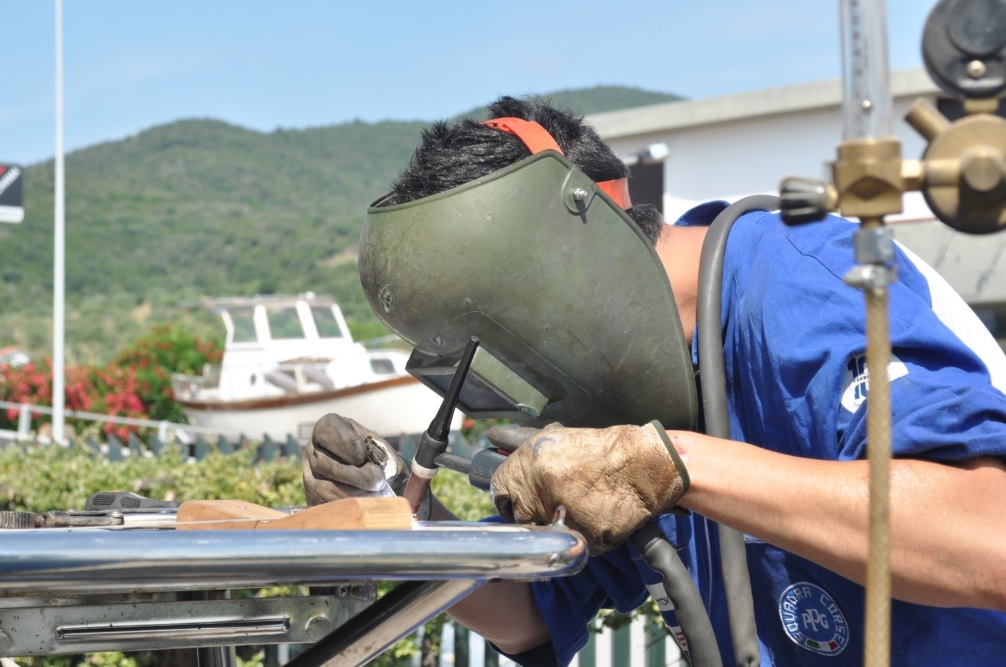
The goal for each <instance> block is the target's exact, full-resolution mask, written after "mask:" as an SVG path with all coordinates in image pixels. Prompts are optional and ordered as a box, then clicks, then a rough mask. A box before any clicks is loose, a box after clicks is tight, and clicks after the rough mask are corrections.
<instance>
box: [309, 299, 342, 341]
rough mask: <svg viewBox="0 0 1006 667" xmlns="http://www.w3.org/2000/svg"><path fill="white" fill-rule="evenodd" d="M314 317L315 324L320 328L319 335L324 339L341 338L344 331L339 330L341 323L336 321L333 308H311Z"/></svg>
mask: <svg viewBox="0 0 1006 667" xmlns="http://www.w3.org/2000/svg"><path fill="white" fill-rule="evenodd" d="M311 314H312V315H314V323H315V325H316V326H317V327H318V335H319V336H321V337H322V338H341V337H342V331H340V330H339V323H338V322H337V321H336V320H335V314H333V313H332V309H331V308H322V307H321V306H318V307H314V308H311Z"/></svg>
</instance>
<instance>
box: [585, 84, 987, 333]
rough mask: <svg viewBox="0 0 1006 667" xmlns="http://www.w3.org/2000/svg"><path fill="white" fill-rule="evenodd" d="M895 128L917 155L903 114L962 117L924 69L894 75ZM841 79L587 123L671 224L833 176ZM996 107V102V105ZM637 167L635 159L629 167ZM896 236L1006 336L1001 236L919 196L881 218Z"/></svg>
mask: <svg viewBox="0 0 1006 667" xmlns="http://www.w3.org/2000/svg"><path fill="white" fill-rule="evenodd" d="M891 93H892V98H893V106H892V108H893V111H894V114H893V116H894V118H895V123H894V128H893V129H894V134H895V136H897V138H898V139H899V140H900V141H901V148H902V155H903V156H904V157H905V158H918V157H921V156H922V154H923V152H924V150H925V148H926V142H925V140H924V139H923V138H922V137H921V136H920V135H918V134H917V133H916V132H915V130H913V129H912V128H911V127H910V126H909V125H908V124H907V123H906V122H904V120H903V119H904V116H905V114H906V113H907V111H908V109H909V108H910V106H911V105H912V103H913V102H914V101H915V100H916V99H917V98H920V97H921V98H925V99H926V100H927V101H929V102H930V103H932V104H933V105H934V106H936V107H937V108H939V109H940V110H941V111H942V112H943V113H944V114H945V115H946V116H948V118H950V119H955V118H957V117H959V116H960V115H961V109H960V104H959V103H958V102H956V101H954V100H951V99H947V98H946V97H945V96H944V95H943V94H942V92H941V91H940V90H939V89H938V88H937V87H936V85H935V84H933V83H932V81H931V80H930V79H929V77H928V75H927V74H926V71H925V70H924V69H921V68H920V69H914V70H905V71H899V72H894V73H892V75H891ZM841 103H842V95H841V82H840V81H839V80H833V81H822V82H816V83H809V84H802V85H797V86H788V87H784V88H774V89H769V90H760V91H755V92H750V93H743V94H739V95H730V96H726V97H717V98H709V99H701V100H694V101H682V102H669V103H664V104H657V105H652V106H646V107H638V108H635V109H628V110H623V111H613V112H608V113H601V114H594V115H592V116H589V117H588V118H587V120H588V121H589V122H590V123H591V124H592V125H593V126H594V127H595V128H596V129H597V130H598V132H599V133H600V135H601V136H602V137H603V138H604V139H605V141H607V142H608V143H609V144H610V145H611V146H612V147H613V148H614V149H615V150H616V151H617V152H618V154H619V155H621V156H622V157H623V159H625V160H626V162H627V163H630V164H631V169H632V172H633V174H632V178H631V180H630V187H631V190H632V197H633V201H634V202H636V203H640V202H648V203H652V204H655V205H657V206H658V207H659V208H660V209H661V210H662V211H663V212H664V217H665V218H667V219H668V220H674V219H675V218H676V217H677V216H678V215H679V214H680V213H682V212H683V211H684V210H686V209H687V208H689V207H690V206H691V205H692V204H694V203H697V202H701V201H706V200H709V199H726V200H729V201H732V200H735V199H738V198H740V197H743V196H745V195H749V194H756V193H769V194H778V191H779V183H780V181H781V180H782V179H783V178H785V177H788V176H804V177H810V178H824V179H826V180H829V181H830V173H829V170H830V167H829V166H828V165H829V163H830V162H831V161H832V160H834V159H835V155H836V149H837V146H838V143H839V142H840V141H841V139H842V109H841ZM1001 109H1002V107H1000V110H1001ZM633 163H634V164H633ZM888 222H890V223H895V226H894V227H893V231H894V236H895V238H896V239H897V240H898V241H900V242H901V243H903V244H905V245H906V246H908V247H909V248H911V249H912V250H913V251H915V253H916V254H918V255H919V256H921V257H922V258H923V259H924V260H926V261H927V262H928V263H929V264H931V265H932V266H933V268H935V269H936V270H937V271H939V272H940V273H941V274H942V275H943V276H944V278H946V279H947V280H948V281H949V282H950V284H951V285H953V287H954V288H955V289H956V290H957V292H958V293H959V294H960V295H961V296H962V297H964V299H965V300H966V301H968V303H970V304H971V306H972V307H973V308H975V310H976V311H977V312H978V313H979V315H980V316H981V317H982V319H983V320H984V321H985V322H986V324H987V325H988V326H989V327H990V328H991V329H992V330H993V332H994V333H995V334H996V336H997V338H999V339H1000V342H1001V343H1002V342H1004V340H1006V259H1004V258H1003V254H1004V253H1003V251H1004V249H1006V234H996V235H991V236H969V235H966V234H961V233H959V232H956V231H954V230H952V229H950V228H949V227H947V226H945V225H943V224H942V223H940V222H938V221H935V218H934V216H933V214H932V212H931V211H930V210H929V208H928V207H927V206H926V203H925V200H924V199H923V197H922V195H921V194H920V193H918V192H912V193H908V194H907V195H905V197H904V212H903V213H902V214H900V215H897V216H891V217H890V218H888Z"/></svg>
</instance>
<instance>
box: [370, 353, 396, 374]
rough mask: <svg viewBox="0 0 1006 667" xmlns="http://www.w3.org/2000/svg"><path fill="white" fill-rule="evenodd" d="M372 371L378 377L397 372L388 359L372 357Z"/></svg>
mask: <svg viewBox="0 0 1006 667" xmlns="http://www.w3.org/2000/svg"><path fill="white" fill-rule="evenodd" d="M370 369H371V370H372V371H374V372H375V373H377V374H378V375H391V374H392V373H394V372H395V364H394V363H392V361H391V359H388V358H387V357H371V359H370Z"/></svg>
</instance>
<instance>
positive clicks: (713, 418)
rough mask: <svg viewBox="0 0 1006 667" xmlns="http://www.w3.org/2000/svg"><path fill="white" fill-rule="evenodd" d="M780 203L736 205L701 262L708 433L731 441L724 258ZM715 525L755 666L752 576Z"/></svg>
mask: <svg viewBox="0 0 1006 667" xmlns="http://www.w3.org/2000/svg"><path fill="white" fill-rule="evenodd" d="M778 208H779V198H778V197H775V196H772V195H754V196H751V197H745V198H744V199H741V200H739V201H737V202H734V203H733V204H731V205H730V206H728V207H727V208H726V209H724V210H723V211H722V212H721V213H720V214H719V215H718V216H716V219H715V220H713V223H712V224H711V225H710V226H709V231H708V232H707V233H706V238H705V241H704V242H703V244H702V254H701V255H700V258H699V286H700V289H699V297H698V312H697V314H696V318H697V322H698V332H699V333H698V335H699V373H700V374H701V378H702V380H701V387H702V410H703V415H704V416H705V422H706V433H707V434H709V435H711V436H715V437H717V438H725V439H730V411H729V409H728V407H727V390H726V370H725V367H724V361H723V331H722V324H721V321H720V314H721V308H722V294H723V257H724V255H725V254H726V249H727V235H728V234H729V233H730V228H731V227H733V224H734V223H735V222H736V221H737V219H738V218H740V217H741V216H742V215H744V214H745V213H747V212H749V211H757V210H763V211H773V210H776V209H778ZM717 525H718V533H719V542H720V562H721V566H722V568H723V586H724V589H725V591H726V598H727V610H728V613H729V617H730V638H731V641H732V642H733V647H734V658H735V660H736V664H737V665H742V666H743V667H755V666H756V665H759V664H760V663H761V652H760V650H759V649H758V635H757V630H756V628H755V619H754V600H753V598H752V594H751V575H750V574H749V573H748V562H747V550H746V548H745V546H744V536H743V535H742V534H741V533H740V531H738V530H734V529H733V528H729V527H727V526H724V525H723V524H717Z"/></svg>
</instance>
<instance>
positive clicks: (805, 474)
mask: <svg viewBox="0 0 1006 667" xmlns="http://www.w3.org/2000/svg"><path fill="white" fill-rule="evenodd" d="M669 435H670V437H671V439H672V442H673V443H674V446H675V448H676V449H677V451H678V453H679V454H680V455H681V458H682V459H683V460H684V464H685V466H686V467H687V469H688V471H689V474H690V476H691V489H690V491H689V492H688V493H687V494H686V495H685V496H684V497H683V498H682V499H681V500H680V501H679V504H680V505H681V506H683V507H686V508H688V509H690V510H693V511H695V512H698V513H699V514H702V515H704V516H706V517H709V518H710V519H713V520H715V521H719V522H722V523H724V524H727V525H729V526H732V527H734V528H737V529H739V530H741V531H743V532H745V533H748V534H749V535H752V536H754V537H756V538H758V539H761V540H764V541H765V542H768V543H770V544H773V545H775V546H778V547H780V548H782V549H786V550H787V551H790V552H792V553H795V554H798V555H800V556H803V557H804V558H807V559H809V560H811V561H814V562H816V563H818V564H820V565H822V566H824V567H827V568H828V569H830V570H833V571H834V572H837V573H838V574H840V575H842V576H844V577H846V578H848V579H851V580H852V581H855V582H858V583H860V584H863V583H864V582H865V580H866V560H867V552H868V539H867V535H868V516H869V513H868V506H869V489H868V479H869V474H868V462H867V461H864V460H859V461H821V460H816V459H805V458H799V457H794V456H788V455H785V454H779V453H775V452H771V451H768V450H765V449H762V448H760V447H756V446H753V445H748V444H745V443H741V442H734V441H728V440H721V439H718V438H712V437H709V436H705V435H700V434H697V433H690V432H685V431H675V432H671V433H670V434H669ZM891 566H892V587H893V588H892V594H893V596H894V597H896V598H898V599H900V600H905V601H908V602H916V603H920V604H927V605H932V606H940V607H951V606H967V607H981V608H991V609H999V610H1003V611H1006V466H1004V465H1003V462H1002V461H1000V460H999V459H996V458H992V457H984V458H977V459H972V460H970V461H965V462H962V463H960V464H956V465H950V464H943V463H936V462H932V461H922V460H915V459H895V460H893V461H892V462H891Z"/></svg>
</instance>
